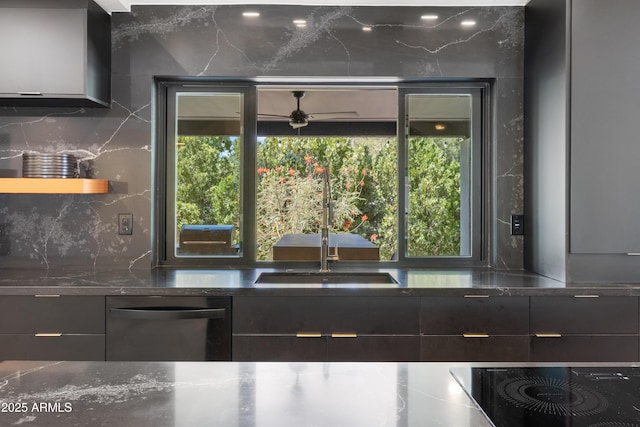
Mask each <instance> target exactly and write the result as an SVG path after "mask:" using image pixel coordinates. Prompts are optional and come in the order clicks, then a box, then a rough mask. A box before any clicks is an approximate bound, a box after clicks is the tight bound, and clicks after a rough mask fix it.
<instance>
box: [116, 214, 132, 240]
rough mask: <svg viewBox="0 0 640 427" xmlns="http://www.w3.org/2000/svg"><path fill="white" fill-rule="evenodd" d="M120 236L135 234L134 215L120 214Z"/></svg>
mask: <svg viewBox="0 0 640 427" xmlns="http://www.w3.org/2000/svg"><path fill="white" fill-rule="evenodd" d="M118 234H124V235H130V234H133V215H132V214H118Z"/></svg>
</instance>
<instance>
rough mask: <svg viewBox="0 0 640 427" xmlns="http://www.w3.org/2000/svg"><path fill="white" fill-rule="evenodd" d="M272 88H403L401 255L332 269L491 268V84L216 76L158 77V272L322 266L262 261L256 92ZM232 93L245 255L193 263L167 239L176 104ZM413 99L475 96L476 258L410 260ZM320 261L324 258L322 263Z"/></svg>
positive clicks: (155, 243) (473, 234)
mask: <svg viewBox="0 0 640 427" xmlns="http://www.w3.org/2000/svg"><path fill="white" fill-rule="evenodd" d="M269 84H277V85H280V86H282V85H285V84H290V85H291V86H293V85H315V86H329V85H331V86H336V85H342V86H346V87H357V86H358V85H367V86H372V84H379V85H380V86H385V87H389V86H390V85H393V86H395V87H397V89H398V118H397V147H398V148H397V149H398V176H397V181H398V188H397V194H398V218H397V220H398V256H397V258H396V259H395V260H393V261H391V260H389V261H382V260H381V261H375V262H373V265H372V262H371V261H368V262H357V261H349V262H344V263H342V264H341V263H340V262H338V263H337V264H335V266H334V268H336V269H340V268H371V267H372V266H375V268H404V267H408V268H409V267H410V268H413V267H422V268H424V267H436V268H447V267H486V266H488V265H489V260H488V254H489V253H490V248H491V244H492V239H491V224H490V221H489V220H488V218H489V217H490V214H491V206H492V204H491V185H490V182H491V180H490V174H489V173H490V170H491V161H490V159H491V146H492V144H491V131H490V129H491V126H490V125H491V121H490V111H491V96H490V94H491V82H490V81H434V82H430V81H417V82H416V81H406V82H397V81H394V82H390V81H379V82H377V83H372V82H371V81H366V82H361V81H358V80H355V79H343V80H340V81H336V79H332V80H331V83H323V82H321V81H314V80H312V79H309V80H308V81H304V82H300V81H298V80H295V82H294V81H292V82H287V80H286V79H273V82H269V81H266V82H265V81H264V79H261V80H260V81H257V79H246V80H242V79H241V80H237V79H211V78H207V79H204V78H164V77H162V78H161V77H158V78H156V79H155V88H154V89H155V90H154V100H153V101H154V108H155V113H154V116H155V127H154V135H153V139H154V146H153V159H154V160H153V180H154V182H153V188H154V191H153V205H152V206H153V213H152V216H153V230H154V232H153V238H152V248H151V250H152V263H153V266H154V267H210V268H220V267H232V268H242V267H246V268H255V267H260V268H271V267H273V268H297V269H314V268H317V267H318V265H317V264H318V263H317V262H299V261H297V262H284V261H256V250H255V248H256V227H255V224H256V175H255V166H256V144H255V141H257V137H258V135H257V88H258V86H265V85H269ZM208 91H210V92H216V93H220V92H232V93H240V94H242V96H243V100H244V102H243V105H244V108H243V112H242V113H243V114H242V125H243V137H244V138H243V139H244V141H243V149H242V158H241V224H242V227H241V233H242V234H241V236H239V239H240V241H241V242H242V251H241V255H240V256H238V257H205V258H198V257H195V258H188V257H180V258H177V257H175V256H173V254H172V253H171V252H172V251H171V250H169V248H170V247H171V246H170V245H173V244H174V241H173V240H174V239H172V238H170V237H169V236H168V235H167V234H168V231H167V230H168V227H167V226H168V224H169V223H170V222H172V221H174V218H173V216H172V214H171V213H170V212H171V211H172V210H174V209H175V206H173V202H172V200H173V198H172V194H175V184H174V182H175V179H174V177H173V175H172V173H171V172H169V171H170V169H171V168H170V165H171V162H173V161H174V159H173V158H172V156H174V153H173V151H172V150H171V149H170V146H171V145H172V144H175V141H174V135H175V134H176V132H175V114H176V111H175V99H176V96H177V94H178V93H185V92H197V93H203V92H208ZM411 94H469V95H470V96H471V99H472V117H473V120H472V124H471V134H472V141H473V148H472V152H473V154H472V159H473V160H472V162H473V163H472V170H473V179H472V190H471V191H472V202H471V243H470V244H471V255H470V256H451V257H442V256H437V257H429V256H425V257H409V256H407V255H406V249H407V242H406V226H407V223H406V214H407V196H406V195H407V192H406V190H407V189H406V177H407V166H408V158H407V156H408V149H407V138H408V130H407V129H408V128H407V126H408V115H407V113H408V112H407V102H406V99H407V96H408V95H411ZM318 262H319V261H318Z"/></svg>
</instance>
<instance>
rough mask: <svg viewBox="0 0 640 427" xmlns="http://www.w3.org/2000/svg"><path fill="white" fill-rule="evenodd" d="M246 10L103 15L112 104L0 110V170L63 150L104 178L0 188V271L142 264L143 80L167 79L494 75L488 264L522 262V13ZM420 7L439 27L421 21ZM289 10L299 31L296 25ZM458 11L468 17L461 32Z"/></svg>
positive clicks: (145, 176) (146, 87) (145, 189)
mask: <svg viewBox="0 0 640 427" xmlns="http://www.w3.org/2000/svg"><path fill="white" fill-rule="evenodd" d="M252 9H257V10H259V11H260V12H261V14H262V16H261V17H260V19H258V20H253V21H248V20H246V19H243V17H242V16H241V12H242V11H243V8H242V7H237V6H217V7H216V6H192V7H168V6H167V7H157V6H140V7H134V8H133V10H132V12H131V13H114V14H113V16H112V44H113V52H112V53H113V55H112V66H113V69H112V88H113V89H112V98H113V102H112V108H111V109H110V110H101V109H81V108H76V109H74V108H64V109H38V108H2V109H0V174H2V175H4V176H7V175H13V176H17V175H19V174H20V170H21V163H20V162H21V160H20V156H21V155H22V153H23V152H29V151H38V152H40V151H47V152H61V151H69V152H73V153H75V154H77V155H78V156H79V157H81V158H82V159H84V160H85V161H86V162H88V163H91V165H92V170H93V172H94V174H95V176H96V177H98V178H105V179H109V180H110V181H111V189H110V193H109V194H107V195H97V196H95V195H94V196H69V195H59V196H57V195H0V265H28V266H33V267H37V268H41V267H56V266H61V265H68V264H71V265H74V266H76V265H87V266H88V267H89V268H95V269H97V268H101V267H105V268H108V267H110V266H114V265H115V266H118V267H125V268H149V266H150V264H151V261H150V260H151V257H150V241H151V236H150V230H151V222H152V218H151V206H152V192H153V188H152V181H151V176H152V174H151V168H152V146H153V135H152V129H153V125H152V124H153V120H154V117H153V104H152V79H153V76H156V75H174V76H236V77H248V76H341V77H359V76H397V77H406V78H492V79H493V78H495V85H494V93H493V95H494V100H495V105H494V114H495V117H494V124H495V126H494V129H493V133H492V135H491V136H492V139H493V143H492V151H491V152H490V153H488V155H489V158H490V160H491V162H490V163H491V170H490V180H491V195H490V196H491V197H490V201H489V203H491V206H492V209H491V216H490V218H489V220H488V223H490V224H491V229H492V230H491V231H492V234H491V240H492V241H491V251H490V252H491V253H490V258H491V260H492V261H491V263H492V265H495V267H497V268H499V269H505V268H506V269H508V268H516V269H517V268H521V267H522V265H523V257H522V245H523V243H522V242H523V239H522V237H513V236H510V234H509V217H510V215H511V214H512V213H520V212H522V209H523V174H522V168H523V111H522V108H523V107H522V82H523V78H522V73H523V67H522V66H523V38H524V37H523V36H524V10H523V8H521V7H496V8H448V7H447V8H431V9H430V10H425V8H411V7H386V8H382V7H376V8H372V7H344V8H343V7H302V6H299V7H298V6H260V7H252ZM430 11H432V12H433V11H435V12H436V13H437V14H438V15H440V17H441V19H440V21H439V23H438V24H428V23H426V22H422V21H420V19H419V18H420V15H421V14H422V13H427V12H430ZM295 18H305V19H306V20H307V21H308V27H307V28H306V29H304V30H300V29H296V28H294V26H293V24H292V20H293V19H295ZM462 19H474V20H476V21H477V25H476V26H475V27H473V28H461V27H460V25H459V22H460V21H461V20H462ZM364 24H366V25H371V26H373V31H371V32H369V33H365V32H363V31H362V30H361V27H362V26H363V25H364ZM120 212H123V213H124V212H131V213H133V215H134V226H133V236H118V235H117V234H116V218H117V214H118V213H120Z"/></svg>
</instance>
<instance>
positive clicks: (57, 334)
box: [36, 332, 62, 337]
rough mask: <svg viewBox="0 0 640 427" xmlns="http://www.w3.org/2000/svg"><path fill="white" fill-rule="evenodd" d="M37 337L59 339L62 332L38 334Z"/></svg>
mask: <svg viewBox="0 0 640 427" xmlns="http://www.w3.org/2000/svg"><path fill="white" fill-rule="evenodd" d="M36 336H37V337H61V336H62V332H38V333H37V334H36Z"/></svg>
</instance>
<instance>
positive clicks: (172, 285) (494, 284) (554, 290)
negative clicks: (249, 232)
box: [0, 267, 640, 296]
mask: <svg viewBox="0 0 640 427" xmlns="http://www.w3.org/2000/svg"><path fill="white" fill-rule="evenodd" d="M273 271H282V270H276V269H267V268H263V269H168V268H157V269H148V270H142V269H141V270H126V269H121V270H118V269H115V270H104V271H96V270H92V269H89V268H87V269H79V268H77V267H76V268H74V269H66V270H65V269H60V270H55V271H53V270H52V271H49V270H29V269H11V268H3V269H1V270H0V295H34V294H37V295H40V294H41V295H51V294H55V295H174V296H187V295H189V296H209V295H211V296H219V295H230V296H234V295H260V296H270V295H271V296H312V295H371V296H464V295H468V294H476V295H485V294H486V295H490V296H535V295H580V294H582V295H589V294H598V295H602V296H605V295H609V296H640V284H638V283H636V284H633V283H631V284H626V283H576V284H570V283H564V282H561V281H557V280H554V279H550V278H548V277H544V276H540V275H537V274H534V273H530V272H527V271H520V270H515V271H513V270H508V271H507V270H505V271H499V270H490V269H448V270H437V269H369V270H353V271H367V272H369V273H370V272H372V271H375V272H388V273H390V274H391V276H393V277H394V278H395V279H396V281H397V282H398V283H397V284H383V283H375V284H366V283H346V284H345V283H343V284H313V283H306V284H304V283H300V284H296V283H283V284H273V283H270V284H256V283H254V282H255V280H256V278H257V277H258V275H259V274H260V273H262V272H273ZM287 271H290V270H287ZM296 271H311V270H302V269H301V270H296ZM335 271H347V272H348V271H350V270H348V269H342V270H338V269H336V270H335Z"/></svg>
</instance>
